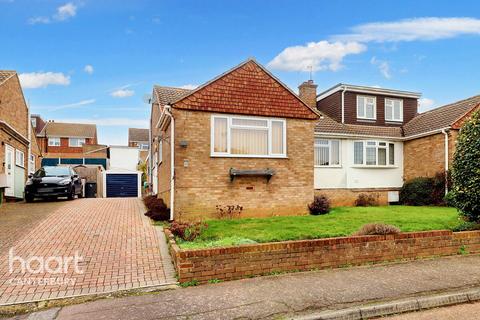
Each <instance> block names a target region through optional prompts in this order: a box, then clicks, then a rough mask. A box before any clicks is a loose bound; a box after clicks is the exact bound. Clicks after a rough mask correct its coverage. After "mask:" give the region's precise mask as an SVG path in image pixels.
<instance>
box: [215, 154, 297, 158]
mask: <svg viewBox="0 0 480 320" xmlns="http://www.w3.org/2000/svg"><path fill="white" fill-rule="evenodd" d="M210 157H211V158H253V159H288V157H287V156H283V155H282V156H266V155H250V154H246V155H242V154H210Z"/></svg>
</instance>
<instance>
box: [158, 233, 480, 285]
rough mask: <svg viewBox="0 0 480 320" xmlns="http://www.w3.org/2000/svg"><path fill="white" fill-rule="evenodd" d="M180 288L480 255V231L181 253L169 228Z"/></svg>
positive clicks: (209, 249)
mask: <svg viewBox="0 0 480 320" xmlns="http://www.w3.org/2000/svg"><path fill="white" fill-rule="evenodd" d="M165 234H166V236H167V239H168V244H169V248H170V254H171V256H172V260H173V263H174V266H175V269H176V271H177V277H178V281H179V282H180V283H185V282H190V281H195V282H199V283H206V282H208V281H209V280H221V281H225V280H234V279H241V278H248V277H252V276H258V275H268V274H272V273H280V272H295V271H309V270H319V269H328V268H338V267H347V266H357V265H365V264H372V263H382V262H392V261H405V260H415V259H422V258H432V257H440V256H451V255H457V254H468V253H480V231H464V232H452V231H449V230H436V231H425V232H405V233H400V234H396V235H375V236H352V237H339V238H325V239H314V240H298V241H283V242H271V243H259V244H246V245H239V246H232V247H218V248H207V249H191V250H190V249H188V250H185V249H180V247H179V246H178V244H177V243H176V242H175V238H174V236H173V235H172V233H171V232H170V230H168V229H165Z"/></svg>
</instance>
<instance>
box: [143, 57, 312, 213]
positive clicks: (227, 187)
mask: <svg viewBox="0 0 480 320" xmlns="http://www.w3.org/2000/svg"><path fill="white" fill-rule="evenodd" d="M318 119H319V113H318V111H317V110H315V108H312V106H309V105H307V104H306V103H305V102H304V101H302V100H301V99H300V98H299V97H298V96H297V95H296V94H295V93H294V92H292V91H291V90H290V89H289V88H288V87H287V86H286V85H284V84H283V83H281V82H280V81H279V80H278V79H277V78H275V77H274V76H273V75H272V74H271V73H270V72H269V71H267V70H266V69H265V68H264V67H263V66H261V65H260V64H259V63H257V62H256V61H255V60H252V59H249V60H247V61H245V62H243V63H241V64H240V65H238V66H236V67H235V68H233V69H231V70H229V71H227V72H225V73H224V74H222V75H220V76H218V77H216V78H215V79H213V80H211V81H209V82H207V83H205V84H204V85H202V86H200V87H198V88H197V89H195V90H186V89H180V88H171V87H163V86H155V87H154V89H153V102H152V111H151V119H150V126H151V132H152V136H151V138H152V140H151V146H152V147H151V148H150V152H151V153H150V157H151V159H152V162H153V163H152V172H153V180H152V181H154V190H155V189H156V190H155V191H157V192H158V196H159V197H160V198H162V199H163V200H164V201H165V202H166V203H167V205H168V206H169V207H170V208H171V212H172V218H175V219H179V218H180V219H193V218H195V217H198V216H201V217H205V216H214V215H215V213H216V207H217V206H228V205H239V206H242V207H243V211H242V216H268V215H274V214H275V215H282V214H283V215H291V214H305V213H306V212H307V204H309V203H310V202H311V201H312V200H313V196H314V189H313V148H312V146H313V143H314V129H315V125H316V123H317V121H318ZM155 181H156V182H155Z"/></svg>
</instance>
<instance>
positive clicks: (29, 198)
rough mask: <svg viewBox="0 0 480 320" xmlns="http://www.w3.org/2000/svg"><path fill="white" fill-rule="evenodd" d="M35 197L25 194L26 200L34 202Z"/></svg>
mask: <svg viewBox="0 0 480 320" xmlns="http://www.w3.org/2000/svg"><path fill="white" fill-rule="evenodd" d="M33 200H34V198H33V197H32V196H25V202H28V203H32V202H33Z"/></svg>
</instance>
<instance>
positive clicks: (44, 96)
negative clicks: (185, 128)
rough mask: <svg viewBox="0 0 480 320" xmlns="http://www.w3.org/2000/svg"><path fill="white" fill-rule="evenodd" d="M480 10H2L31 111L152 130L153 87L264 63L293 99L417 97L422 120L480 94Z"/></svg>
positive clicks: (116, 4)
mask: <svg viewBox="0 0 480 320" xmlns="http://www.w3.org/2000/svg"><path fill="white" fill-rule="evenodd" d="M479 12H480V3H478V1H461V2H451V1H418V0H417V1H368V2H367V1H346V0H345V1H338V2H336V1H281V0H280V1H279V0H275V1H273V0H257V1H248V0H243V1H240V0H239V1H234V0H230V1H209V0H204V1H195V0H191V1H188V0H185V1H107V0H105V1H101V0H98V1H93V0H81V1H68V0H67V1H53V0H52V1H46V0H43V1H40V0H37V1H35V0H32V1H20V0H0V39H1V41H0V43H1V44H2V49H1V50H0V69H7V70H9V69H14V70H17V71H18V73H19V74H21V79H22V84H23V86H24V92H25V95H26V98H27V100H28V102H29V104H30V106H31V111H32V113H40V114H41V115H42V116H43V117H44V118H45V119H54V120H57V121H62V120H63V121H83V122H92V123H97V125H98V129H99V140H100V142H101V143H108V144H126V142H127V128H128V127H145V128H146V127H147V123H148V117H149V111H150V106H149V105H147V104H145V103H144V102H143V100H144V96H145V95H148V94H150V93H151V90H152V86H153V85H154V84H160V85H168V86H187V87H193V86H195V85H199V84H202V83H203V82H205V81H208V80H209V79H211V78H213V77H215V76H216V75H218V74H220V73H222V72H223V71H225V70H227V69H229V68H231V67H233V66H235V65H237V64H238V63H240V62H242V61H244V60H245V59H247V58H248V57H255V58H256V59H257V60H258V61H259V62H260V63H262V64H264V65H266V66H267V67H268V68H269V69H270V70H271V71H272V72H273V73H274V74H275V75H276V76H278V77H279V78H280V79H281V80H282V81H283V82H285V83H286V84H287V85H289V86H290V87H291V88H292V89H295V90H296V88H297V86H298V84H300V83H301V82H302V81H304V80H306V79H308V78H309V70H313V71H314V72H313V79H314V80H315V82H316V83H317V84H318V85H319V91H321V90H322V89H327V88H329V87H331V86H332V85H334V84H336V83H339V82H345V83H352V84H359V85H372V86H381V87H386V88H393V89H402V90H412V91H419V92H422V94H423V100H422V110H427V109H429V108H432V107H435V106H439V105H442V104H446V103H449V102H453V101H456V100H459V99H463V98H466V97H469V96H472V95H475V94H480V82H479V81H478V77H477V73H476V72H475V71H477V70H480V59H479V58H478V57H479V56H480V17H476V16H475V14H476V13H477V14H478V13H479Z"/></svg>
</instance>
